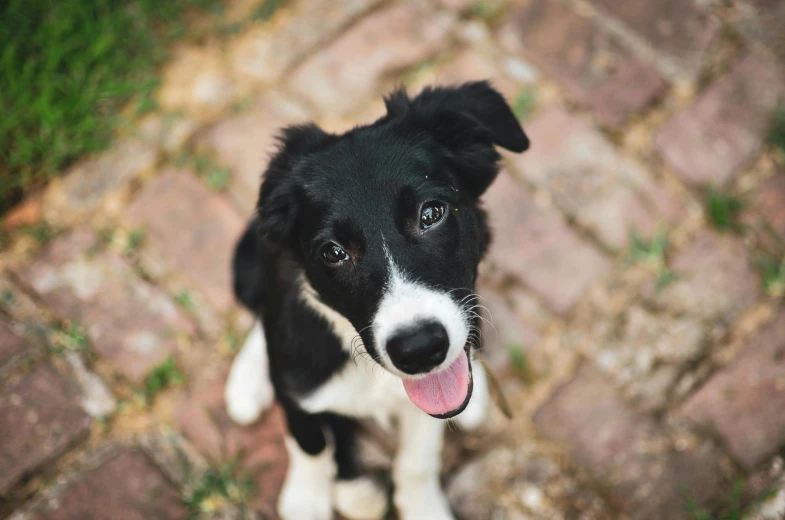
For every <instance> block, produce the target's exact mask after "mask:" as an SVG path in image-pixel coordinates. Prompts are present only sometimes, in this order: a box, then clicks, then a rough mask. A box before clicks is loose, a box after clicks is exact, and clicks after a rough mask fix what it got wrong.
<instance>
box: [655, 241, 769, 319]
mask: <svg viewBox="0 0 785 520" xmlns="http://www.w3.org/2000/svg"><path fill="white" fill-rule="evenodd" d="M670 268H671V270H673V271H674V272H675V273H676V274H677V275H678V278H677V280H676V281H675V282H673V283H671V284H670V285H668V286H667V287H665V288H664V289H661V290H659V291H657V290H656V289H655V288H654V283H653V282H652V283H651V285H650V286H649V287H647V288H646V290H645V293H646V294H647V297H648V298H649V300H650V301H652V302H653V303H655V304H656V305H658V306H662V307H667V308H668V309H670V310H671V311H673V312H676V313H683V314H689V315H692V316H696V317H698V318H702V319H704V320H706V321H707V322H711V323H712V324H726V325H727V324H729V323H730V322H731V321H732V320H733V319H734V318H736V317H737V316H738V315H739V314H740V313H741V312H743V311H744V310H746V309H747V308H749V307H751V306H752V305H754V304H755V303H756V302H757V300H758V297H759V295H760V278H759V276H758V273H757V272H756V270H755V269H754V268H753V266H752V265H751V264H750V262H749V260H748V259H747V251H746V249H745V247H744V244H742V243H741V242H740V241H739V240H738V239H736V238H735V237H732V236H728V235H718V234H717V233H714V232H711V231H704V232H701V233H700V234H699V235H698V236H697V237H695V238H694V239H693V240H692V241H691V242H690V243H689V244H687V246H686V247H685V248H684V249H683V250H682V251H679V252H678V253H677V254H676V255H675V256H674V258H673V261H672V262H671V263H670Z"/></svg>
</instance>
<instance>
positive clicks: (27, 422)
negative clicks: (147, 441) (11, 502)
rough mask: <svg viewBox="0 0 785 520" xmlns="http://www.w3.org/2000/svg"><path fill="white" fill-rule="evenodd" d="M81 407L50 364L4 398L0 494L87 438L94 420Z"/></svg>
mask: <svg viewBox="0 0 785 520" xmlns="http://www.w3.org/2000/svg"><path fill="white" fill-rule="evenodd" d="M77 403H78V396H77V395H76V393H75V392H74V391H72V388H71V386H70V384H69V383H68V382H67V381H66V380H65V379H63V377H62V376H60V374H58V373H57V372H56V371H55V370H54V369H53V368H52V367H51V366H50V365H49V364H47V363H42V364H40V365H38V366H37V367H36V368H35V369H34V370H33V371H32V372H31V373H30V374H27V375H26V376H25V377H24V378H23V379H21V380H20V381H19V382H18V383H16V384H15V385H14V386H13V387H11V388H9V389H8V391H7V392H6V394H5V395H3V396H0V424H2V425H3V427H2V429H3V434H2V435H0V468H3V470H2V471H0V495H3V494H5V493H6V492H7V491H8V490H9V489H10V488H11V486H13V485H14V484H15V483H16V482H17V481H19V479H21V478H22V477H23V476H25V475H26V474H28V473H30V472H32V471H35V470H36V469H38V468H39V467H41V466H42V465H43V464H45V463H47V462H48V461H50V460H52V459H54V458H56V457H58V456H60V455H61V454H62V453H63V452H65V451H66V450H67V449H68V448H69V447H71V446H72V445H73V444H74V443H76V442H78V441H79V440H80V439H82V438H84V437H85V436H86V435H87V433H88V431H89V429H90V417H89V416H88V415H87V414H86V413H85V412H84V410H82V409H81V408H80V407H79V405H78V404H77Z"/></svg>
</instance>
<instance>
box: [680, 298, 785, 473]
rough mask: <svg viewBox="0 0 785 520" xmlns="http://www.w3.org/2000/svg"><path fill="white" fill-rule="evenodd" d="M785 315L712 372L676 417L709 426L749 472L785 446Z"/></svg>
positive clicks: (781, 314) (779, 317)
mask: <svg viewBox="0 0 785 520" xmlns="http://www.w3.org/2000/svg"><path fill="white" fill-rule="evenodd" d="M783 410H785V312H783V311H780V312H779V314H778V315H777V317H776V318H775V320H774V322H773V323H771V324H769V325H768V326H766V327H765V328H764V329H763V330H761V331H760V332H759V333H758V334H757V335H756V336H755V338H754V339H753V340H752V341H751V342H750V344H749V345H747V346H746V347H745V348H744V350H743V351H742V352H741V354H740V355H739V357H738V358H737V359H735V360H734V361H733V363H731V365H729V366H728V367H726V368H724V369H722V370H720V371H719V372H717V373H716V374H714V375H713V376H712V377H711V379H709V381H708V382H707V383H706V384H705V385H704V386H703V387H701V388H700V389H699V390H698V391H697V392H696V393H695V394H694V395H693V396H692V397H691V398H690V399H689V400H688V401H687V402H686V403H685V405H684V406H683V408H682V409H681V411H680V414H679V415H680V416H681V417H683V418H684V419H686V420H687V421H689V422H691V423H694V424H698V425H706V426H709V427H711V428H712V429H713V430H715V431H716V432H718V433H719V435H720V436H721V437H722V439H723V440H724V441H725V444H726V445H727V446H728V448H729V449H730V450H731V452H732V453H733V456H734V457H735V458H736V459H738V461H739V462H741V463H742V464H743V465H744V466H745V467H746V468H747V469H750V470H751V469H753V468H755V466H757V465H758V464H759V463H761V462H763V461H765V460H766V459H767V458H768V457H770V456H773V455H774V454H775V453H776V452H777V450H778V449H779V448H780V447H783V446H785V413H783Z"/></svg>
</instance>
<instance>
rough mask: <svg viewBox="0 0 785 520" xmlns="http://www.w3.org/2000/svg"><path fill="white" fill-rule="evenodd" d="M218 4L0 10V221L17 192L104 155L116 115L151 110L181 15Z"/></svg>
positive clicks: (67, 3) (46, 4)
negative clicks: (131, 107) (128, 108)
mask: <svg viewBox="0 0 785 520" xmlns="http://www.w3.org/2000/svg"><path fill="white" fill-rule="evenodd" d="M220 5H221V2H220V0H168V1H165V2H161V1H158V0H122V1H117V0H58V1H56V2H55V1H37V2H35V1H33V2H31V1H29V0H6V1H4V2H0V19H2V20H3V23H2V24H0V41H2V42H3V44H2V46H0V113H2V114H3V116H2V117H1V118H0V214H2V213H3V212H4V211H5V210H7V209H8V208H9V207H11V205H12V204H13V203H14V202H16V201H17V200H19V199H20V198H21V196H22V193H23V191H24V190H26V189H29V188H30V187H32V186H35V185H38V184H41V183H43V182H45V181H46V179H48V178H50V177H51V176H53V175H55V174H57V173H58V172H60V171H62V170H63V169H64V168H65V167H66V166H67V165H68V164H69V163H71V162H72V161H73V160H74V159H76V158H77V157H79V156H81V155H83V154H87V153H91V152H95V151H98V150H101V149H103V148H105V147H106V146H107V145H108V144H109V142H110V140H111V137H112V133H113V131H114V130H115V128H116V127H117V126H118V125H119V124H120V118H119V117H118V113H119V111H120V109H121V108H122V107H123V106H125V105H126V103H128V102H129V101H130V100H132V99H134V98H137V99H138V102H137V109H138V110H139V111H142V112H144V111H149V110H151V109H153V108H154V102H153V101H152V95H151V94H152V92H153V89H154V88H155V87H156V85H157V84H158V79H157V77H156V70H155V69H156V67H157V66H158V65H159V64H160V63H162V61H164V60H165V59H166V57H167V52H166V48H167V44H168V43H170V42H171V41H173V40H175V39H176V38H179V37H181V36H182V35H183V34H184V32H185V31H184V22H183V17H184V14H185V12H186V10H187V9H188V8H191V7H199V8H202V9H209V10H212V11H215V10H216V9H218V8H220Z"/></svg>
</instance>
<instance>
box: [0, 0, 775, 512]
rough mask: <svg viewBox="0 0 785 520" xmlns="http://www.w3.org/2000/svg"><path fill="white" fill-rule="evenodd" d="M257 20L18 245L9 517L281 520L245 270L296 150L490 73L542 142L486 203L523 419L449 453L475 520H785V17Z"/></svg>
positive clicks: (6, 312) (250, 6)
mask: <svg viewBox="0 0 785 520" xmlns="http://www.w3.org/2000/svg"><path fill="white" fill-rule="evenodd" d="M257 4H258V2H253V1H249V0H234V1H232V2H230V3H229V4H228V6H227V10H226V12H225V13H224V15H223V17H217V16H216V17H213V18H208V19H204V20H197V21H196V22H195V25H196V27H197V31H198V33H199V35H200V36H199V38H196V39H192V40H191V42H190V43H186V44H182V45H181V46H180V47H178V48H176V49H174V50H173V60H172V61H171V63H170V64H169V65H168V66H167V68H166V69H165V70H164V71H163V77H164V81H163V84H162V86H161V88H160V90H159V92H158V105H159V107H158V110H157V111H155V112H154V113H152V114H149V115H147V116H145V117H144V118H142V119H141V120H138V121H137V122H136V123H134V124H133V125H131V126H129V128H128V129H127V131H125V132H124V133H123V134H122V135H120V136H118V139H117V142H116V144H115V146H114V147H113V148H112V149H111V150H109V151H107V152H106V153H103V154H101V155H99V156H95V157H90V158H86V159H85V160H83V161H82V162H80V163H78V164H76V165H74V166H73V167H72V169H71V171H69V172H67V175H66V176H64V177H63V178H62V180H56V181H53V182H52V184H51V185H50V187H49V188H48V189H47V191H46V192H45V193H43V194H41V195H40V196H39V197H36V198H34V199H33V200H32V201H29V202H28V203H27V206H25V207H22V208H19V210H18V212H17V215H15V216H14V218H13V219H9V221H11V222H14V223H15V225H16V226H17V227H15V228H6V229H5V231H4V232H3V233H4V242H3V243H4V244H5V249H4V251H3V252H2V253H0V265H2V266H3V269H2V274H0V518H5V517H10V518H13V519H15V520H17V519H19V520H21V519H32V518H36V519H39V518H40V519H81V518H107V519H108V518H111V519H117V518H128V519H137V518H139V519H154V518H161V519H163V518H167V519H168V518H188V517H209V518H255V517H261V518H274V517H275V516H274V502H275V497H276V495H277V493H278V490H279V487H280V485H281V479H282V475H283V473H284V471H285V468H286V463H287V462H286V454H285V452H284V450H283V446H282V432H283V424H282V416H281V413H280V411H279V410H278V409H273V410H271V411H270V412H269V413H267V414H266V415H265V416H264V418H263V420H261V421H260V422H259V423H258V424H256V425H254V426H251V427H248V428H240V427H238V426H235V425H233V424H232V423H231V422H230V421H229V420H228V417H227V416H226V413H225V411H224V410H223V403H222V388H223V382H224V379H225V377H226V373H227V370H228V367H229V363H230V361H231V358H232V355H233V353H234V352H235V351H236V348H237V347H238V345H239V344H240V342H241V341H242V338H243V337H244V335H245V333H246V331H247V330H248V329H249V328H250V326H251V322H252V320H251V317H250V316H248V315H247V314H246V313H244V312H243V311H242V310H240V309H239V308H238V306H237V305H236V304H235V302H234V301H233V298H232V295H231V292H230V284H229V279H230V277H229V270H228V266H229V260H230V254H231V248H232V245H233V243H234V241H235V239H236V238H237V237H238V234H239V233H240V232H241V230H242V228H243V225H244V222H245V220H246V219H247V218H248V216H249V215H250V213H251V211H252V209H253V205H254V202H255V197H256V191H257V188H258V182H259V174H260V172H261V171H262V169H263V165H264V161H265V158H266V157H267V154H268V153H269V152H270V149H271V146H272V145H273V142H274V141H273V135H274V131H275V130H276V129H277V128H279V127H280V126H282V125H285V124H288V123H294V122H300V121H304V120H306V119H313V120H315V121H317V122H318V123H319V124H321V125H322V126H323V127H325V128H326V129H328V130H331V131H340V130H343V129H348V128H349V127H351V126H352V125H353V124H356V123H357V122H364V121H370V120H372V119H373V118H375V117H377V116H379V115H380V114H381V110H382V105H381V102H380V96H379V95H380V94H382V93H384V92H386V91H388V90H389V89H390V88H391V87H393V86H394V85H396V84H398V83H404V84H406V85H409V86H410V87H411V88H412V89H417V88H420V87H421V86H423V85H425V84H429V83H434V82H456V81H461V80H470V79H485V78H490V79H491V80H492V81H493V82H494V83H495V84H496V85H497V87H498V88H499V89H500V90H502V91H503V92H504V93H505V95H506V96H507V97H508V98H509V99H510V100H511V103H512V104H513V105H514V106H515V109H516V112H517V114H518V115H519V117H520V118H521V119H522V120H523V123H524V126H525V128H526V130H527V132H528V134H529V135H530V137H531V139H532V142H533V147H532V149H531V150H530V151H529V152H528V153H526V154H524V155H522V156H511V155H508V156H505V171H504V172H503V173H502V174H501V176H500V178H499V181H498V182H497V183H496V184H495V185H494V186H493V187H492V188H491V189H490V191H489V192H488V193H487V196H486V197H485V204H486V207H487V208H488V210H489V211H490V214H491V219H492V221H493V225H494V228H495V230H496V243H495V245H494V246H493V248H492V251H491V253H490V255H489V258H488V260H487V262H486V264H485V265H484V266H483V271H482V280H481V284H480V290H481V293H482V294H483V295H484V297H485V300H484V302H485V305H486V306H487V308H488V310H489V314H491V315H492V317H493V321H494V324H495V328H493V329H491V328H488V329H487V330H486V331H485V336H486V343H487V350H486V357H487V359H488V361H489V362H490V363H491V365H492V366H493V367H494V368H495V370H496V372H497V373H498V375H499V378H500V379H501V381H502V385H503V386H504V388H505V391H506V393H507V396H508V399H509V401H510V402H511V403H512V406H513V408H514V410H515V414H516V415H515V418H514V419H513V420H512V421H511V422H509V423H506V424H502V425H501V427H499V426H498V425H497V426H496V427H494V428H491V427H489V428H488V430H489V431H487V432H485V433H484V434H482V435H479V436H477V435H474V436H470V435H454V434H453V435H451V440H450V443H449V447H448V448H449V449H448V450H446V451H447V453H446V454H445V457H446V458H447V459H448V461H447V464H446V472H445V483H446V487H447V489H448V494H449V497H450V500H451V501H452V504H453V506H454V507H455V509H456V511H457V512H458V513H459V515H461V517H462V518H464V519H470V520H486V519H510V520H515V519H529V518H532V519H554V518H571V519H606V518H630V519H652V520H654V519H665V518H667V519H678V518H708V517H706V516H699V514H700V509H703V508H705V509H707V510H709V511H714V512H721V511H723V510H725V511H726V512H727V511H728V508H730V507H732V506H733V504H734V502H735V501H736V499H737V498H738V499H739V500H741V501H742V503H744V504H750V507H749V508H747V509H745V512H744V513H743V514H738V515H736V516H732V517H729V518H747V519H753V518H754V519H764V518H765V519H775V518H779V519H781V518H785V307H783V305H782V296H783V291H784V290H785V287H783V286H781V285H780V286H778V285H777V284H776V283H768V284H764V283H763V281H762V275H761V267H760V266H761V263H762V259H763V258H764V256H765V255H778V256H779V258H780V259H782V258H783V257H785V246H784V244H785V168H784V167H783V165H784V164H785V160H783V157H782V156H781V155H778V152H777V151H775V150H774V149H773V148H772V147H770V146H767V145H766V144H765V134H766V131H767V128H768V125H769V120H770V117H771V116H772V114H773V112H774V110H775V108H776V107H777V103H778V102H780V101H782V100H783V99H784V97H785V76H783V70H781V69H780V68H779V67H780V66H781V65H782V64H783V63H785V49H784V48H783V44H782V43H783V42H785V33H783V29H782V27H783V25H782V23H779V24H777V23H775V20H776V19H777V16H776V15H775V14H773V13H785V2H783V1H782V0H739V1H733V2H711V1H697V0H696V1H692V0H667V1H659V2H651V1H647V0H626V1H625V2H621V1H612V0H518V1H509V2H504V1H502V0H497V1H486V2H471V1H470V0H438V1H437V0H430V1H429V0H419V1H418V0H398V1H389V2H384V1H381V0H347V1H345V2H334V1H332V0H309V1H306V0H302V1H292V2H289V3H288V4H287V5H285V6H284V7H282V8H280V9H278V10H277V11H276V12H275V13H274V15H273V16H272V17H271V18H270V19H268V20H263V19H260V17H258V16H256V17H255V16H254V13H255V12H256V11H255V9H256V7H257ZM267 4H270V2H267V3H266V5H267ZM781 18H782V17H781V16H780V17H779V19H780V20H781ZM715 190H723V192H724V193H730V194H733V195H734V196H736V197H738V198H740V199H742V200H744V201H745V202H746V204H745V205H744V209H743V211H742V215H741V221H742V222H743V223H744V227H743V229H742V230H741V231H733V230H723V229H716V228H715V227H714V226H712V220H711V219H710V218H709V217H708V216H707V213H706V212H705V211H704V207H705V205H706V201H707V199H708V198H709V197H710V194H712V193H714V192H715ZM31 205H32V207H33V208H41V209H42V213H43V216H42V217H40V218H33V219H32V220H30V221H29V222H28V225H27V226H26V227H24V226H22V227H19V223H20V222H24V221H25V219H28V220H29V217H30V215H36V214H37V213H38V212H37V211H35V210H32V211H31ZM633 234H635V235H636V236H638V237H640V238H638V239H632V238H631V237H632V235H633ZM664 237H667V241H666V240H664V239H663V238H664ZM780 276H781V277H782V280H780V283H783V282H785V273H782V274H781V275H780ZM769 280H770V281H771V279H769ZM775 282H776V280H775ZM382 458H384V457H382ZM737 488H738V490H737ZM717 518H719V516H718V517H717Z"/></svg>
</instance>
